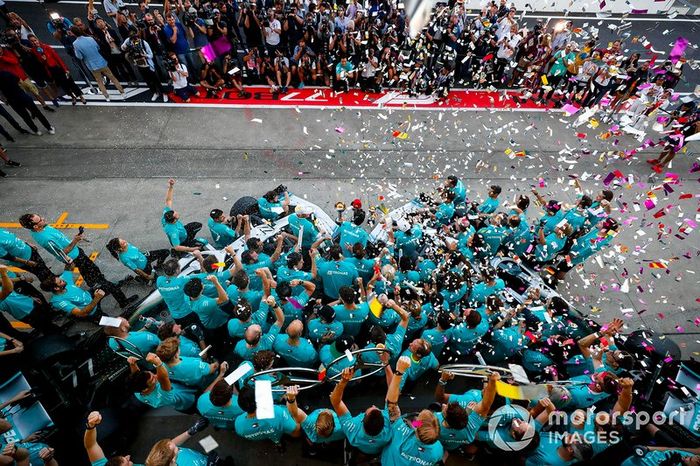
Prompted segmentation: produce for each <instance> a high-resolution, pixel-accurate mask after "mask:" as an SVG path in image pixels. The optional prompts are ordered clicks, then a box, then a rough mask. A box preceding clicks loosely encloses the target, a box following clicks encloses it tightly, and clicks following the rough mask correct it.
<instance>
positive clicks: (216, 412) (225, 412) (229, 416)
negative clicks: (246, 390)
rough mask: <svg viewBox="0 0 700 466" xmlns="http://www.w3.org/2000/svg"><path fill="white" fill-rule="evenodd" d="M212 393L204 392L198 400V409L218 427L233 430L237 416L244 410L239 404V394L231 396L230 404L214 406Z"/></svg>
mask: <svg viewBox="0 0 700 466" xmlns="http://www.w3.org/2000/svg"><path fill="white" fill-rule="evenodd" d="M210 395H211V392H206V393H202V395H201V396H200V397H199V399H198V400H197V411H199V414H201V415H202V416H203V417H205V418H206V419H208V420H209V422H210V423H211V425H212V426H214V427H216V428H217V429H226V430H233V429H234V425H235V423H236V418H237V417H238V416H240V415H241V414H243V410H242V409H241V408H240V407H239V406H238V395H236V394H233V395H232V396H231V403H230V404H229V405H228V406H214V405H213V404H212V402H211V397H210Z"/></svg>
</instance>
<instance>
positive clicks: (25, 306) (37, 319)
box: [0, 264, 56, 333]
mask: <svg viewBox="0 0 700 466" xmlns="http://www.w3.org/2000/svg"><path fill="white" fill-rule="evenodd" d="M0 280H1V282H2V288H1V289H0V312H2V311H4V312H7V313H8V314H10V315H11V316H12V317H14V318H15V319H17V320H19V321H20V322H24V323H26V324H29V325H31V326H32V327H34V328H37V329H40V330H42V331H46V332H47V333H48V332H50V331H54V330H56V329H55V328H54V325H53V323H52V322H51V315H50V309H49V308H48V306H47V305H46V304H45V303H44V301H42V300H40V299H38V298H37V299H35V298H32V297H30V296H27V295H24V294H20V293H17V292H16V291H14V288H15V286H14V283H13V282H12V277H11V272H9V271H8V270H7V266H5V265H3V264H0Z"/></svg>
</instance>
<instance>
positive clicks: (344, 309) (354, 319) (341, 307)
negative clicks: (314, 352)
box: [333, 286, 369, 337]
mask: <svg viewBox="0 0 700 466" xmlns="http://www.w3.org/2000/svg"><path fill="white" fill-rule="evenodd" d="M339 295H340V302H341V304H336V305H335V306H333V310H334V311H335V319H336V320H337V321H338V322H340V323H342V324H343V335H350V336H352V337H357V335H358V334H359V333H360V330H361V329H362V324H364V323H365V321H366V320H367V317H368V316H369V305H368V304H367V303H366V302H361V303H359V304H357V303H356V302H355V300H356V294H355V290H354V289H352V288H351V287H349V286H344V287H342V288H341V289H340V290H339Z"/></svg>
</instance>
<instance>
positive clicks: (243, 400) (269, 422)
mask: <svg viewBox="0 0 700 466" xmlns="http://www.w3.org/2000/svg"><path fill="white" fill-rule="evenodd" d="M255 390H256V389H255V388H249V387H246V388H244V389H243V390H241V393H240V394H239V395H238V406H240V407H241V409H242V410H243V414H241V415H240V416H238V417H237V418H236V422H235V427H236V434H238V435H239V436H240V437H243V438H244V439H246V440H252V441H260V440H271V441H273V442H274V443H277V444H279V443H280V441H281V440H282V436H283V435H290V436H292V437H299V436H300V435H301V427H300V426H299V424H298V423H297V422H296V421H295V420H294V419H293V418H292V417H291V416H290V415H289V411H288V410H287V409H285V408H283V407H282V406H279V405H275V406H274V417H273V418H272V419H258V418H257V416H256V412H257V406H256V403H255Z"/></svg>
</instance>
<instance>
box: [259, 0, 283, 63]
mask: <svg viewBox="0 0 700 466" xmlns="http://www.w3.org/2000/svg"><path fill="white" fill-rule="evenodd" d="M263 33H264V34H265V46H266V47H267V51H268V53H269V54H270V55H271V56H272V55H274V54H275V52H276V51H277V49H278V48H279V45H280V34H281V33H282V25H281V24H280V22H279V20H278V19H277V18H275V12H274V10H270V12H269V19H268V20H266V21H264V22H263Z"/></svg>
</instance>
